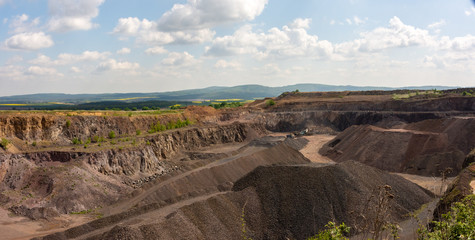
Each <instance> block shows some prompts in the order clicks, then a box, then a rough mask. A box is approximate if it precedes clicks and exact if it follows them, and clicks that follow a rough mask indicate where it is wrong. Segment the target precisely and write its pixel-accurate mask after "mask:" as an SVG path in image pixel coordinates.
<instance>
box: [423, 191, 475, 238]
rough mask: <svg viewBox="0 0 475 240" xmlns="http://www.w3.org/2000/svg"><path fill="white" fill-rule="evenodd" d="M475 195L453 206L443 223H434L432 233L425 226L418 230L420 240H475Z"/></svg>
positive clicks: (444, 215) (443, 218)
mask: <svg viewBox="0 0 475 240" xmlns="http://www.w3.org/2000/svg"><path fill="white" fill-rule="evenodd" d="M474 219H475V195H469V196H467V197H465V198H464V199H462V201H460V202H455V203H453V204H452V207H451V210H450V212H448V213H447V214H443V215H442V220H441V221H433V222H432V225H433V228H432V231H429V230H428V229H427V228H426V227H425V226H422V227H420V228H419V229H418V233H419V237H418V239H431V240H432V239H433V240H436V239H437V240H438V239H441V240H449V239H475V221H474Z"/></svg>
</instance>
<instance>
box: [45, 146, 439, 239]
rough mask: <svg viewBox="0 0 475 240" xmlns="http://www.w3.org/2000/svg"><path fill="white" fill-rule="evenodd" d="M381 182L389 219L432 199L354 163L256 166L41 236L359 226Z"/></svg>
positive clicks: (292, 233)
mask: <svg viewBox="0 0 475 240" xmlns="http://www.w3.org/2000/svg"><path fill="white" fill-rule="evenodd" d="M282 146H283V145H278V146H276V147H274V148H277V149H279V148H282ZM266 151H267V150H265V151H263V153H262V154H264V152H266ZM273 151H275V150H273ZM267 152H268V151H267ZM290 152H293V151H291V150H290ZM273 157H277V156H273ZM285 157H288V156H282V157H281V158H285ZM278 158H279V157H278ZM281 161H283V159H282V160H281ZM386 185H387V186H390V188H392V193H393V194H394V199H393V200H392V201H390V210H389V212H388V213H389V218H390V220H392V221H396V222H397V221H401V220H403V219H404V217H405V216H406V214H408V213H410V212H412V211H414V210H416V209H418V208H419V207H420V206H421V205H422V204H424V203H426V202H429V201H430V200H431V199H432V197H433V196H432V195H431V194H430V193H429V192H427V191H425V190H424V189H422V188H420V187H418V186H417V185H415V184H413V183H411V182H409V181H407V180H405V179H403V178H401V177H399V176H396V175H391V174H388V173H385V172H383V171H381V170H378V169H375V168H372V167H368V166H365V165H363V164H361V163H357V162H353V161H349V162H345V163H341V164H337V165H322V164H311V163H307V164H299V165H286V166H284V165H274V166H263V167H258V168H256V169H255V170H254V171H252V172H250V173H249V174H247V175H246V176H244V177H243V178H241V179H239V180H238V181H237V182H236V183H235V184H234V186H233V188H232V191H227V192H222V193H216V194H213V195H210V196H209V197H208V198H199V199H196V200H197V201H194V202H188V204H184V205H182V206H177V205H171V206H169V207H163V208H158V209H153V210H150V209H149V210H147V211H144V213H143V214H141V215H139V216H137V217H125V218H124V219H121V220H120V221H118V222H116V223H114V224H110V225H107V226H106V225H105V224H104V225H103V226H102V227H97V228H94V226H99V225H101V224H99V223H94V222H92V223H90V224H88V225H85V226H81V227H78V228H75V229H70V230H68V231H66V232H64V233H59V234H56V235H53V236H48V237H45V238H44V239H65V238H72V237H78V238H79V239H242V238H243V237H251V238H252V239H287V238H290V239H305V238H307V237H309V236H312V235H314V234H315V233H316V232H318V231H319V230H321V229H323V227H324V225H325V224H326V223H328V221H336V222H345V223H347V224H349V225H350V226H354V225H357V226H358V225H359V226H358V227H362V226H361V225H362V222H361V221H359V220H358V216H359V215H358V214H359V213H362V211H363V210H364V209H365V206H363V205H364V204H365V203H366V202H367V201H368V199H369V196H371V195H372V194H375V193H376V192H378V189H379V188H380V187H381V186H386ZM371 204H372V200H370V205H371ZM174 206H175V207H176V208H175V209H173V210H171V208H173V207H174ZM367 212H370V211H367ZM119 215H120V216H127V214H125V213H124V214H119ZM119 215H117V216H119ZM129 215H130V214H129ZM113 217H114V216H111V217H109V218H104V219H101V220H97V221H95V222H98V221H102V222H104V221H107V219H113ZM243 226H244V227H243ZM86 230H88V231H90V232H91V233H89V232H88V231H86ZM80 232H82V234H78V233H80ZM88 233H89V234H88Z"/></svg>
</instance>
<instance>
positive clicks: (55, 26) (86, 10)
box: [48, 0, 105, 32]
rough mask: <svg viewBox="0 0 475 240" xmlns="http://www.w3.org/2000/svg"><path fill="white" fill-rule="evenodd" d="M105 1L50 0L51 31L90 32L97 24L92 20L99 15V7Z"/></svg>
mask: <svg viewBox="0 0 475 240" xmlns="http://www.w3.org/2000/svg"><path fill="white" fill-rule="evenodd" d="M104 1H105V0H81V1H71V0H49V1H48V6H49V11H50V14H51V15H52V17H51V18H50V20H49V22H48V28H49V30H51V31H58V32H67V31H73V30H89V29H91V28H93V27H95V26H97V25H96V24H94V23H92V22H91V21H92V19H93V18H95V17H97V15H99V6H100V5H101V4H102V3H104Z"/></svg>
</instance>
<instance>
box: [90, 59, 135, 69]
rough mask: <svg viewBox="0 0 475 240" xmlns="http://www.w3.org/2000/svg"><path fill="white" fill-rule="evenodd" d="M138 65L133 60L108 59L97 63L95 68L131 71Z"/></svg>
mask: <svg viewBox="0 0 475 240" xmlns="http://www.w3.org/2000/svg"><path fill="white" fill-rule="evenodd" d="M139 67H140V65H139V64H138V63H134V62H127V61H123V62H118V61H116V60H115V59H109V60H107V61H104V62H102V63H101V64H99V67H98V68H97V70H98V71H115V70H119V71H133V70H136V69H138V68H139Z"/></svg>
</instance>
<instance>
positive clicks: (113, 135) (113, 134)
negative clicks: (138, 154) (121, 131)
mask: <svg viewBox="0 0 475 240" xmlns="http://www.w3.org/2000/svg"><path fill="white" fill-rule="evenodd" d="M108 136H109V138H110V139H114V138H115V132H114V131H110V132H109V134H108Z"/></svg>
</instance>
